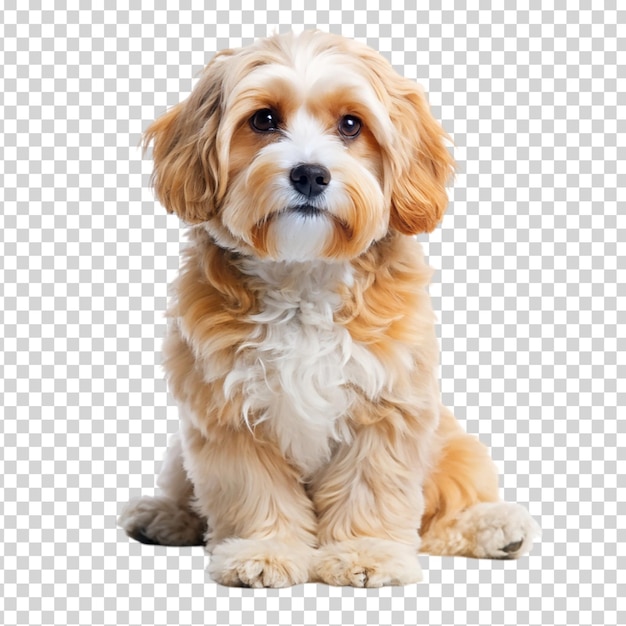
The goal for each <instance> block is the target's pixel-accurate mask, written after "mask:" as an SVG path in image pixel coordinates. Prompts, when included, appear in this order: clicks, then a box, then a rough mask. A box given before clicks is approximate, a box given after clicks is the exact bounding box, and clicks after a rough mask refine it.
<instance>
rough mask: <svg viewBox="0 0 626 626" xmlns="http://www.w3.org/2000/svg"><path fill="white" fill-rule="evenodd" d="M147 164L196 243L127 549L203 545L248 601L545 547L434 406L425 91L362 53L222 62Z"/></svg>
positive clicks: (469, 443)
mask: <svg viewBox="0 0 626 626" xmlns="http://www.w3.org/2000/svg"><path fill="white" fill-rule="evenodd" d="M151 143H153V159H154V172H153V180H152V182H153V186H154V189H155V192H156V195H157V197H158V199H159V200H160V202H161V203H162V204H163V205H164V207H165V208H166V209H167V211H168V212H170V213H175V214H177V215H178V216H179V217H180V218H181V219H182V220H183V221H184V222H185V223H186V224H188V225H189V227H190V228H189V245H188V246H187V247H186V248H185V250H184V255H183V261H182V268H181V270H180V275H179V277H178V278H177V280H176V281H175V283H174V285H173V290H172V299H171V304H170V306H169V310H168V314H167V315H168V331H167V336H166V338H165V340H164V369H165V372H166V375H167V380H168V384H169V389H170V391H171V393H172V394H173V396H174V398H175V399H176V402H177V404H178V406H179V412H180V433H179V434H178V435H177V436H176V437H174V439H173V440H172V442H171V445H170V447H169V449H168V452H167V455H166V459H165V462H164V464H163V467H162V470H161V473H160V476H159V481H158V484H159V487H160V490H161V491H160V494H159V495H157V497H153V498H148V497H144V498H140V499H139V500H136V501H133V502H131V503H129V504H128V505H127V507H126V508H125V510H124V511H123V513H122V515H121V517H120V525H121V526H122V527H123V528H124V529H125V531H126V532H127V534H128V535H129V536H130V537H132V538H134V539H136V540H138V541H140V542H143V543H149V544H162V545H177V546H186V545H198V544H204V545H206V548H207V551H208V552H209V553H210V554H211V559H210V565H209V573H210V575H211V576H212V578H213V579H214V580H215V581H217V582H219V583H221V584H224V585H237V586H250V587H284V586H289V585H295V584H299V583H304V582H307V581H318V582H323V583H328V584H331V585H352V586H356V587H378V586H381V585H403V584H408V583H413V582H417V581H419V580H421V577H422V573H421V569H420V564H419V561H418V556H417V555H418V552H419V551H422V552H426V553H430V554H435V555H462V556H468V557H479V558H483V557H484V558H494V559H511V558H517V557H519V556H520V555H522V554H524V553H526V552H528V551H529V550H530V548H531V546H532V543H533V539H534V538H535V537H536V536H537V534H538V526H537V524H536V523H535V521H534V520H533V519H532V517H531V516H530V515H529V513H528V512H527V511H526V509H524V508H523V507H521V506H520V505H517V504H512V503H506V502H502V501H500V499H499V496H498V477H497V472H496V469H495V467H494V464H493V462H492V461H491V459H490V457H489V455H488V452H487V450H486V448H485V447H484V446H483V445H482V444H481V443H479V442H478V440H477V439H475V438H474V437H471V436H469V435H467V434H466V433H465V432H464V431H463V430H462V428H461V427H460V425H459V424H458V423H457V421H456V419H455V418H454V417H453V415H452V414H451V413H450V411H449V410H448V409H446V408H445V407H443V406H442V405H441V401H440V392H439V388H438V381H437V376H436V373H437V367H438V347H437V340H436V336H435V324H434V314H433V311H432V308H431V303H430V299H429V296H428V293H427V287H428V283H429V279H430V276H431V270H430V269H429V267H428V266H427V264H426V262H425V260H424V257H423V254H422V251H421V248H420V245H419V243H418V242H417V241H416V239H415V237H414V235H416V234H418V233H427V232H430V231H432V230H433V229H434V228H435V227H436V226H437V224H438V223H439V221H440V220H441V218H442V216H443V213H444V210H445V208H446V205H447V202H448V197H447V192H446V183H447V182H448V181H449V179H450V178H451V176H452V174H453V170H454V162H453V159H452V157H451V155H450V152H449V150H448V147H447V144H448V143H449V141H448V138H447V135H446V134H445V132H444V131H443V129H442V128H441V126H440V125H439V124H438V123H437V121H436V120H435V119H434V118H433V116H432V114H431V112H430V109H429V106H428V103H427V100H426V98H425V96H424V94H423V92H422V90H421V89H420V88H419V87H418V86H417V85H416V84H414V83H413V82H412V81H410V80H408V79H405V78H403V77H401V76H400V75H398V74H397V73H396V72H395V71H394V70H393V68H392V67H391V65H390V64H389V63H388V62H387V61H386V60H385V59H384V58H383V57H382V56H381V55H379V54H378V53H377V52H375V51H373V50H371V49H370V48H368V47H366V46H365V45H363V44H360V43H357V42H356V41H352V40H348V39H344V38H342V37H340V36H337V35H332V34H327V33H322V32H319V31H312V32H308V31H306V32H303V33H302V34H299V35H293V34H285V35H275V36H273V37H270V38H268V39H263V40H260V41H258V42H256V43H255V44H253V45H252V46H249V47H245V48H242V49H238V50H226V51H222V52H219V53H217V54H216V55H215V56H214V58H213V59H212V61H211V62H210V63H209V64H208V65H207V67H206V68H205V70H204V72H203V73H202V75H201V77H200V79H199V82H198V83H197V85H196V87H195V88H194V89H193V92H192V93H191V95H190V96H189V97H188V98H187V99H186V100H185V101H183V102H182V103H180V104H178V105H177V106H174V107H173V108H172V109H171V110H170V111H168V112H167V113H165V114H164V115H163V116H162V117H161V118H159V119H157V120H156V121H155V122H154V123H153V124H152V125H151V126H150V127H149V128H148V130H147V131H146V133H145V144H144V145H145V147H146V148H147V146H148V145H149V144H151Z"/></svg>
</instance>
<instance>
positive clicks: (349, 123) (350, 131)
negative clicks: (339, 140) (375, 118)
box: [338, 115, 361, 138]
mask: <svg viewBox="0 0 626 626" xmlns="http://www.w3.org/2000/svg"><path fill="white" fill-rule="evenodd" d="M338 128H339V132H340V133H341V134H342V135H343V136H344V137H350V138H353V137H356V136H357V135H358V134H359V133H360V132H361V120H360V119H359V118H358V117H356V116H355V115H344V116H343V117H342V118H341V119H340V120H339V127H338Z"/></svg>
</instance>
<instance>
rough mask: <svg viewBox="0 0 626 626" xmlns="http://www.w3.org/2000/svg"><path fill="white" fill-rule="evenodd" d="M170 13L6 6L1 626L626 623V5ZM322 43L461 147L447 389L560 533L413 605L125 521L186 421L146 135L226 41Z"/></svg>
mask: <svg viewBox="0 0 626 626" xmlns="http://www.w3.org/2000/svg"><path fill="white" fill-rule="evenodd" d="M175 4H176V3H167V5H166V3H165V2H164V1H163V0H161V1H159V2H151V1H142V2H138V1H137V0H133V1H132V2H130V3H127V2H118V3H113V2H105V3H104V5H105V6H106V7H107V8H105V9H104V10H102V9H99V8H97V7H98V6H101V5H102V3H87V2H62V1H57V2H41V1H39V2H36V1H35V0H32V1H28V0H24V1H22V2H17V1H16V0H4V3H3V5H4V9H2V10H1V11H0V13H1V15H2V19H1V21H0V125H1V127H2V140H1V143H0V154H1V155H2V164H1V166H0V179H1V180H2V184H1V185H0V189H1V191H0V194H1V195H0V206H1V211H0V246H1V248H0V250H1V256H0V320H1V321H2V329H1V331H0V343H1V345H2V350H1V352H0V371H1V372H2V376H0V380H1V382H0V392H1V395H2V404H3V418H2V420H0V455H1V456H0V459H1V460H0V510H1V512H2V520H0V525H1V528H2V531H1V532H2V539H3V541H2V543H1V544H0V556H1V557H2V561H1V562H2V568H1V571H0V583H1V585H2V594H1V598H0V607H1V608H0V617H1V618H2V619H1V620H0V621H2V622H3V623H4V624H7V625H8V624H31V625H35V624H59V625H69V624H80V625H83V626H84V625H86V624H87V625H88V624H118V625H123V624H144V625H147V624H278V623H280V624H292V625H297V624H317V625H324V624H344V625H347V624H369V625H376V624H417V623H420V624H421V623H428V624H478V623H480V624H492V625H496V624H514V625H523V624H544V625H545V624H568V625H572V624H591V623H593V624H617V623H621V624H624V623H626V603H625V601H624V598H625V597H626V585H625V584H624V570H625V569H626V548H625V544H624V539H625V536H626V532H625V530H624V526H625V522H626V506H625V505H624V497H625V495H626V489H625V487H626V479H625V477H624V463H625V460H626V453H625V447H624V444H625V443H626V436H625V432H626V426H625V421H624V412H625V408H624V407H625V405H626V402H625V400H626V394H625V393H624V387H623V385H624V384H625V379H626V375H625V374H626V357H625V348H626V332H625V331H626V319H625V308H626V307H625V305H626V288H625V286H624V285H625V282H626V281H625V273H626V257H625V256H624V248H623V246H624V244H625V240H626V236H625V235H626V219H625V213H626V211H625V210H624V200H623V199H622V200H621V202H620V201H618V198H619V196H620V194H621V196H622V198H624V195H625V192H624V187H625V177H626V168H625V153H626V123H625V121H624V120H625V118H626V115H625V113H626V96H625V92H626V84H625V81H626V70H625V60H626V58H625V57H626V53H625V48H626V45H625V43H624V41H625V40H624V39H623V38H621V39H618V36H617V33H618V29H624V28H626V25H625V22H626V12H624V11H617V10H616V8H617V5H618V3H617V1H616V0H612V1H609V2H593V3H592V2H591V1H581V2H576V1H569V0H568V1H567V2H566V1H565V0H560V1H558V2H551V1H549V0H542V1H539V0H533V1H531V2H529V1H527V0H521V1H517V2H512V1H507V2H504V5H503V4H502V3H490V2H484V1H483V0H480V1H475V2H469V1H467V2H465V1H456V2H451V1H444V2H420V3H419V10H415V4H416V3H413V2H406V3H397V5H398V6H397V7H394V6H393V5H394V4H396V3H392V6H391V8H389V6H390V5H389V3H383V4H382V5H381V6H376V4H375V3H370V2H367V3H366V2H364V1H362V0H347V1H345V2H337V1H335V0H332V1H329V0H319V1H317V2H311V1H309V0H306V1H305V2H303V1H302V0H300V1H296V2H286V1H284V0H279V1H268V2H263V1H260V0H257V1H255V2H243V3H242V2H241V1H240V2H230V3H223V6H221V7H220V8H217V9H216V8H215V5H214V3H213V2H210V1H209V2H204V3H200V2H198V3H193V4H191V3H189V2H180V3H179V6H178V7H177V8H172V6H174V5H175ZM492 4H493V5H497V6H499V7H502V6H504V8H503V9H496V8H493V7H492ZM167 7H170V8H167ZM207 7H208V8H207ZM410 7H413V8H410ZM315 26H317V27H320V28H322V29H325V30H331V31H333V32H337V33H342V34H344V35H346V36H351V37H356V38H358V39H360V40H362V41H365V42H366V43H368V44H369V45H371V46H372V47H374V48H377V49H378V50H380V51H381V52H382V53H383V54H384V55H385V56H387V58H389V59H390V60H391V62H392V63H393V64H394V65H395V67H396V68H397V69H398V71H399V72H401V73H403V74H404V75H406V76H408V77H410V78H413V79H416V80H418V81H419V82H420V83H421V84H422V85H423V86H424V87H425V88H426V90H427V92H428V93H429V98H430V102H431V104H432V107H433V111H434V113H435V115H436V117H437V118H439V119H440V120H441V121H442V123H443V125H444V127H445V128H446V129H447V130H448V132H449V133H450V135H451V136H452V137H453V139H454V142H455V145H456V147H455V150H454V153H455V157H456V159H457V160H458V162H459V165H460V169H459V174H458V176H457V179H456V181H455V184H454V187H453V189H451V191H450V195H451V204H450V207H449V210H448V213H447V216H446V217H445V219H444V221H443V224H442V226H441V227H440V228H439V229H438V230H436V231H435V232H434V233H432V234H431V235H429V236H428V237H424V238H423V241H424V246H425V249H426V252H427V254H428V256H429V259H430V262H431V264H432V265H433V266H434V267H435V268H437V270H438V271H437V272H436V274H435V276H434V281H433V285H432V289H431V293H432V296H433V299H434V305H435V309H436V310H437V311H438V314H439V319H440V326H439V329H438V331H439V333H440V337H441V348H442V367H441V376H442V392H443V396H444V400H445V402H446V404H448V405H449V406H451V407H452V408H453V409H454V411H455V413H456V415H457V416H458V418H459V419H460V420H461V421H462V422H463V423H464V424H465V425H466V427H467V429H468V430H469V431H470V432H472V433H475V434H477V435H479V436H480V438H481V439H482V440H483V441H484V442H485V443H487V444H488V445H489V446H490V447H491V449H492V453H493V457H494V458H495V460H496V462H497V464H498V466H499V468H500V469H501V471H502V478H501V486H502V491H503V495H504V496H505V498H506V499H507V500H512V501H517V502H520V503H522V504H524V505H526V506H528V508H529V509H530V511H531V513H532V514H533V516H534V517H535V518H536V519H537V520H538V521H539V522H540V524H541V526H542V528H543V537H542V540H541V542H540V543H539V544H537V545H536V546H535V548H534V550H533V552H532V554H531V555H530V556H529V557H525V558H523V559H521V560H520V561H518V562H500V561H476V560H468V559H461V558H455V559H453V558H436V557H426V556H424V557H422V564H423V566H424V569H425V571H426V582H424V583H421V584H419V585H412V586H407V587H403V588H383V589H380V590H355V589H352V588H332V587H327V586H324V585H316V584H307V585H301V586H298V587H294V588H291V589H285V590H249V589H228V588H224V587H219V586H217V585H216V584H214V583H213V582H211V581H210V580H209V578H208V576H207V574H206V573H205V571H204V570H205V566H206V564H207V558H206V556H205V555H204V553H203V550H202V549H201V548H185V549H179V548H164V547H152V546H144V545H140V544H138V543H135V542H133V541H131V540H129V539H128V538H127V537H126V536H125V535H124V534H123V532H122V531H121V530H120V529H118V528H117V527H116V517H117V514H118V512H119V510H120V506H121V504H122V503H124V502H126V501H127V500H128V499H129V498H130V497H134V496H137V495H139V494H140V493H143V494H150V493H153V489H154V484H155V483H154V477H155V474H156V472H157V471H158V468H159V465H160V461H161V459H162V455H163V453H164V450H165V447H166V443H167V439H168V436H169V434H171V433H173V432H175V431H176V430H177V414H176V409H175V407H174V406H173V403H172V401H171V399H170V398H169V397H168V395H167V392H166V387H165V384H164V381H163V374H162V371H161V368H160V354H159V352H160V344H161V338H162V336H163V333H164V327H165V325H164V318H163V311H164V309H165V305H166V294H167V291H166V290H167V283H168V282H169V281H170V280H171V279H172V278H173V277H174V276H175V274H176V269H177V267H178V262H179V249H180V244H181V241H182V240H183V238H182V230H181V225H180V223H179V222H178V220H177V219H176V218H175V217H174V216H166V214H165V211H164V210H163V209H162V207H160V206H159V205H158V204H157V203H156V202H155V200H154V197H153V194H152V192H151V190H150V189H149V174H150V171H151V163H150V161H149V160H148V159H142V156H141V153H140V151H139V149H138V148H137V145H138V143H139V141H140V136H141V133H142V130H143V129H145V128H146V126H147V125H148V124H149V123H150V122H151V121H152V120H153V119H154V118H155V117H157V116H158V115H160V114H161V113H163V112H164V111H165V110H166V108H167V107H169V106H171V105H173V104H175V103H176V102H178V101H179V100H180V99H182V98H183V97H185V96H186V95H187V94H188V93H189V91H190V90H191V88H192V85H193V84H194V77H195V76H196V75H197V73H198V72H199V70H200V69H201V68H202V67H203V65H204V64H205V63H206V62H207V61H208V59H209V58H210V57H211V55H212V54H213V53H214V51H215V50H217V49H221V48H224V47H236V46H240V45H245V44H247V43H250V42H251V41H252V40H253V39H254V38H256V37H260V36H265V35H267V34H269V33H271V32H273V31H275V30H279V31H281V32H282V31H286V30H289V29H291V28H293V29H295V30H302V28H303V27H306V28H309V27H315ZM620 245H621V246H622V247H621V248H620V249H618V246H620ZM620 418H621V419H620ZM620 580H621V581H622V582H621V583H620V582H619V581H620ZM620 597H621V598H622V599H621V600H620V599H619V598H620Z"/></svg>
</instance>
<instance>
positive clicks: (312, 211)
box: [287, 204, 325, 217]
mask: <svg viewBox="0 0 626 626" xmlns="http://www.w3.org/2000/svg"><path fill="white" fill-rule="evenodd" d="M287 211H288V212H289V213H295V214H297V215H303V216H304V217H320V216H321V215H323V214H324V213H325V211H324V209H320V208H319V207H316V206H313V205H312V204H299V205H296V206H292V207H289V208H288V209H287Z"/></svg>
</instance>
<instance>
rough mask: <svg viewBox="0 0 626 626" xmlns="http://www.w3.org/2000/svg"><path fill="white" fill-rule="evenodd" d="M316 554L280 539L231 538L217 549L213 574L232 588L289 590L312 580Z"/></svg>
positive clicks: (213, 562)
mask: <svg viewBox="0 0 626 626" xmlns="http://www.w3.org/2000/svg"><path fill="white" fill-rule="evenodd" d="M313 554H314V550H313V548H309V547H308V546H306V545H303V544H294V543H288V542H283V541H280V540H278V539H227V540H226V541H223V542H222V543H220V544H218V545H217V546H216V547H215V548H214V549H213V552H212V554H211V563H210V564H209V574H210V575H211V577H212V578H213V580H215V581H216V582H218V583H221V584H222V585H229V586H231V587H289V586H291V585H299V584H300V583H305V582H307V581H308V580H309V571H310V567H311V562H312V558H313Z"/></svg>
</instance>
